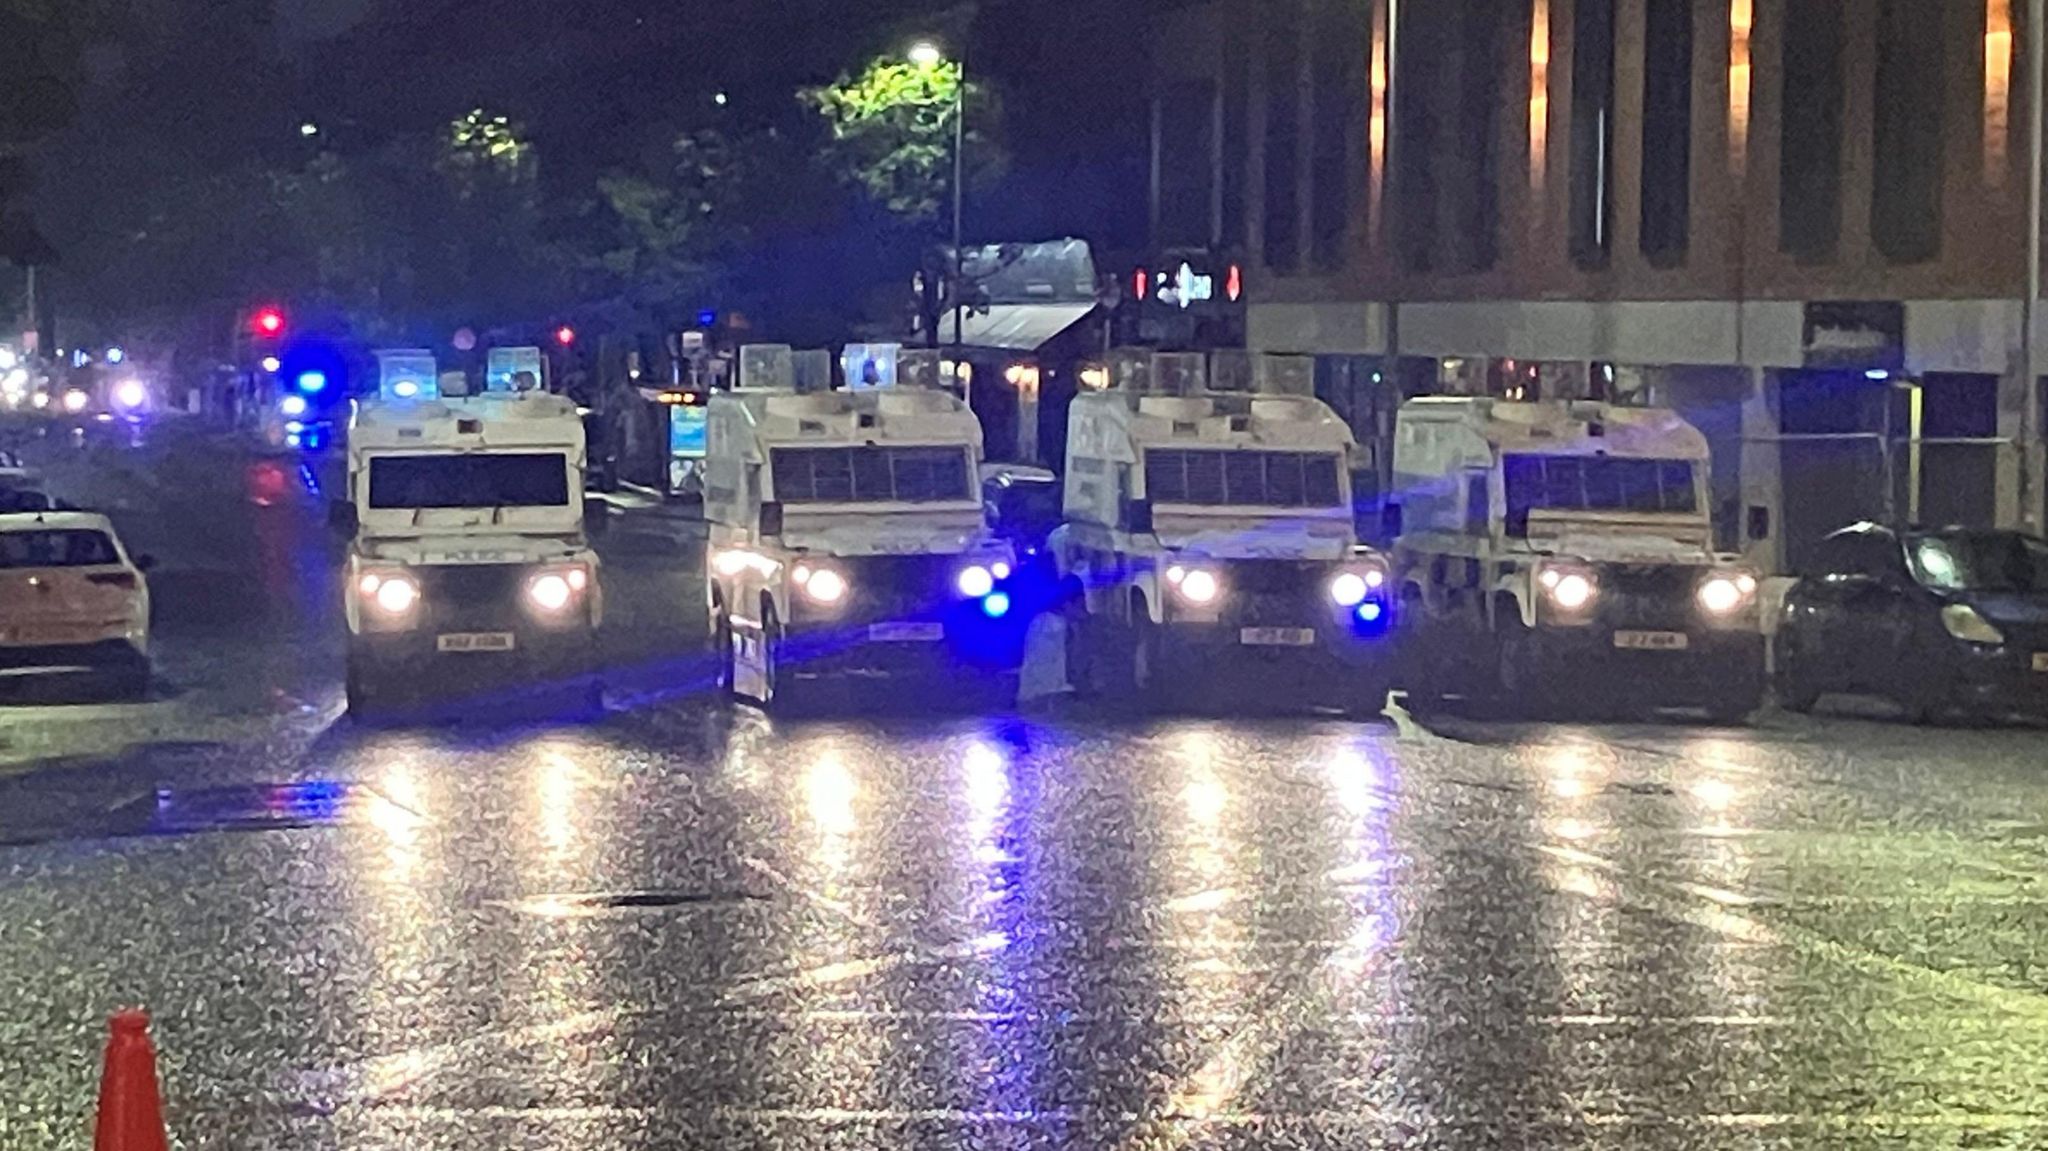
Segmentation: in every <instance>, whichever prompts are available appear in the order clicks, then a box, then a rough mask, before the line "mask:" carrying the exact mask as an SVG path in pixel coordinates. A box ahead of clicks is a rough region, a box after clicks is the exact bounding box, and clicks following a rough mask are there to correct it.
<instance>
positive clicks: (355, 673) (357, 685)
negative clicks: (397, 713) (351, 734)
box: [343, 659, 389, 723]
mask: <svg viewBox="0 0 2048 1151" xmlns="http://www.w3.org/2000/svg"><path fill="white" fill-rule="evenodd" d="M343 690H344V694H345V695H346V696H347V699H348V714H349V715H350V716H351V717H352V718H354V719H357V720H360V721H362V722H365V723H370V722H374V721H376V720H377V719H379V718H382V717H383V716H384V715H385V714H386V712H387V711H388V710H389V708H388V705H387V704H386V703H385V701H384V700H383V698H382V697H381V696H380V695H379V694H378V693H377V691H376V690H375V688H374V686H373V685H372V683H371V679H370V676H369V674H368V673H367V672H366V671H365V670H364V669H363V668H362V667H361V666H360V665H358V664H357V663H356V661H355V660H353V659H351V660H349V661H348V677H347V679H346V681H345V685H344V689H343Z"/></svg>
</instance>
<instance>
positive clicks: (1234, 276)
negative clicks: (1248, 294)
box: [1223, 264, 1244, 304]
mask: <svg viewBox="0 0 2048 1151" xmlns="http://www.w3.org/2000/svg"><path fill="white" fill-rule="evenodd" d="M1243 295H1244V269H1243V268H1240V267H1238V266H1237V265H1236V264H1232V265H1230V270H1229V271H1228V272H1225V273H1224V274H1223V298H1224V299H1226V300H1229V301H1230V302H1231V303H1233V304H1235V303H1236V302H1237V301H1238V300H1239V298H1241V297H1242V296H1243Z"/></svg>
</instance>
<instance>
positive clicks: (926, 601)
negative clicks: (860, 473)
mask: <svg viewBox="0 0 2048 1151" xmlns="http://www.w3.org/2000/svg"><path fill="white" fill-rule="evenodd" d="M966 562H969V561H968V560H967V559H966V558H965V557H962V556H946V555H920V556H866V557H860V558H856V559H842V560H836V561H832V566H833V567H835V568H836V569H837V570H839V571H840V572H842V573H843V574H845V575H846V577H847V580H848V587H849V593H848V595H847V598H846V599H845V600H844V601H842V602H840V603H838V604H834V605H831V606H829V607H828V606H822V605H819V604H815V603H812V602H810V601H809V600H807V599H805V598H804V597H803V595H802V594H801V593H800V592H794V593H793V594H792V595H791V597H790V601H789V603H790V619H788V620H787V621H785V623H784V625H783V634H782V637H781V638H782V641H783V648H782V651H781V653H780V658H779V665H778V669H779V672H780V674H782V675H784V676H793V677H795V678H797V679H823V678H829V677H854V678H873V679H889V680H906V681H920V682H931V683H936V684H944V683H946V682H948V681H955V680H957V679H959V678H960V677H962V676H973V677H988V676H1005V675H1013V674H1015V673H1016V671H1017V668H1018V666H1019V665H1020V664H1021V663H1022V662H1023V655H1024V634H1025V630H1026V628H1027V627H1028V626H1029V623H1030V618H1029V613H1028V611H1027V610H1026V609H1025V602H1026V601H1027V599H1028V598H1029V596H1028V595H1027V592H1026V589H1025V588H1024V587H1023V586H1022V582H1023V577H1022V576H1021V574H1013V575H1012V576H1011V577H1010V578H1009V579H1006V580H1002V581H998V583H997V586H996V588H995V591H996V592H997V593H1000V594H1001V595H1002V596H1003V600H1002V602H1003V603H1005V604H1006V605H1007V608H1006V610H1004V611H1003V612H1001V613H1000V614H996V615H991V614H990V613H989V611H988V610H986V607H985V601H984V600H982V599H979V598H973V597H968V596H964V595H962V594H960V592H959V591H958V590H957V589H956V588H955V587H954V579H955V576H956V575H957V573H958V571H959V568H960V567H961V565H962V564H963V563H966Z"/></svg>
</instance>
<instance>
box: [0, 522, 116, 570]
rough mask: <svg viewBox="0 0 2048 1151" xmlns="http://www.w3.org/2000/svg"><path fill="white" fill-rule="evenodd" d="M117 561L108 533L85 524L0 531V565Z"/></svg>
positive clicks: (85, 564)
mask: <svg viewBox="0 0 2048 1151" xmlns="http://www.w3.org/2000/svg"><path fill="white" fill-rule="evenodd" d="M120 562H121V553H120V552H118V551H116V550H114V541H113V539H112V537H110V536H108V535H107V533H105V532H96V531H93V530H91V529H89V528H52V529H48V530H44V531H26V532H0V568H82V567H99V566H102V565H106V564H117V563H120Z"/></svg>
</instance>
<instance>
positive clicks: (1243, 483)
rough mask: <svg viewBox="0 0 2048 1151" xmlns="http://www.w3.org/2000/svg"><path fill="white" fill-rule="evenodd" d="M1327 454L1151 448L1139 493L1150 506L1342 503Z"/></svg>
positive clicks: (1323, 505)
mask: <svg viewBox="0 0 2048 1151" xmlns="http://www.w3.org/2000/svg"><path fill="white" fill-rule="evenodd" d="M1338 474H1339V473H1338V467H1337V457H1336V456H1335V455H1333V454H1331V453H1328V452H1248V451H1236V452H1232V451H1188V450H1181V449H1174V450H1152V451H1147V452H1146V453H1145V497H1146V498H1147V499H1149V500H1151V501H1152V502H1153V504H1155V505H1157V504H1200V505H1207V506H1214V507H1261V508H1329V507H1336V506H1338V505H1340V504H1342V503H1343V502H1344V488H1343V485H1342V484H1341V483H1340V482H1339V480H1338Z"/></svg>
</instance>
